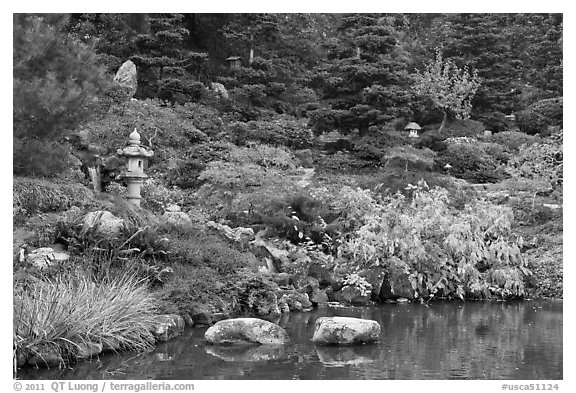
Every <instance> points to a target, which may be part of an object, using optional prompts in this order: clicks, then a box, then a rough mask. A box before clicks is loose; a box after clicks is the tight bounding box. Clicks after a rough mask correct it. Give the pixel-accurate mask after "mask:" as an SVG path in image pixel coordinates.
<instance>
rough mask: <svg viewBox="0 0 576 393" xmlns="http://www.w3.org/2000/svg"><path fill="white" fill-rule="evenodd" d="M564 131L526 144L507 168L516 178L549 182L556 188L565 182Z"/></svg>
mask: <svg viewBox="0 0 576 393" xmlns="http://www.w3.org/2000/svg"><path fill="white" fill-rule="evenodd" d="M562 135H563V133H562V131H560V132H559V133H557V134H555V135H553V136H552V137H550V138H547V139H545V140H542V141H541V142H536V143H533V144H531V145H524V146H523V147H521V148H520V152H519V154H517V155H515V156H513V157H512V159H511V160H510V161H509V162H508V166H507V168H506V170H507V172H508V173H510V174H511V175H512V176H514V177H515V178H524V179H533V180H541V181H546V182H549V184H551V185H552V186H553V187H554V188H560V189H561V188H562V184H563V168H564V160H563V158H564V157H563V146H562Z"/></svg>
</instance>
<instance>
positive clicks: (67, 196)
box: [12, 177, 92, 218]
mask: <svg viewBox="0 0 576 393" xmlns="http://www.w3.org/2000/svg"><path fill="white" fill-rule="evenodd" d="M13 193H14V194H13V205H12V208H13V214H14V217H15V218H17V217H20V216H21V217H25V216H30V215H32V214H37V213H47V212H53V211H64V210H67V209H69V208H70V207H72V206H78V207H83V206H86V205H89V204H90V203H91V202H92V192H91V191H90V190H88V189H87V188H86V187H84V186H83V185H80V184H66V183H54V182H50V181H47V180H39V179H29V178H18V177H17V178H14V184H13Z"/></svg>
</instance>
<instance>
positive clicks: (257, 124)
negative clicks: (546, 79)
mask: <svg viewBox="0 0 576 393" xmlns="http://www.w3.org/2000/svg"><path fill="white" fill-rule="evenodd" d="M229 130H230V131H229V133H230V135H231V138H232V142H233V143H235V144H237V145H245V144H247V143H250V142H251V141H252V142H258V143H264V144H269V145H271V146H287V147H290V148H293V149H307V148H309V147H311V146H312V144H313V136H312V132H311V131H310V130H309V129H308V128H307V126H306V122H305V121H304V120H292V119H290V118H288V117H285V118H280V119H276V120H273V121H249V122H248V123H243V122H233V123H231V124H230V125H229Z"/></svg>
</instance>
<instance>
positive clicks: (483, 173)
mask: <svg viewBox="0 0 576 393" xmlns="http://www.w3.org/2000/svg"><path fill="white" fill-rule="evenodd" d="M446 142H448V147H447V148H446V150H445V151H444V152H442V153H441V154H440V155H439V156H438V157H437V159H436V161H435V166H436V168H437V169H438V170H444V171H446V170H447V172H448V173H450V174H452V175H454V176H456V177H459V178H461V179H466V180H469V181H474V182H476V183H487V182H488V183H489V182H492V183H494V182H497V181H498V180H501V179H503V178H504V177H505V173H504V170H503V168H501V167H500V166H499V163H498V161H497V160H496V159H495V158H494V157H493V156H491V155H490V154H488V153H487V152H486V150H485V147H486V146H485V145H483V144H480V143H478V141H477V140H475V139H473V138H465V137H464V138H449V139H447V140H446ZM489 146H490V145H488V147H489ZM446 165H449V167H446Z"/></svg>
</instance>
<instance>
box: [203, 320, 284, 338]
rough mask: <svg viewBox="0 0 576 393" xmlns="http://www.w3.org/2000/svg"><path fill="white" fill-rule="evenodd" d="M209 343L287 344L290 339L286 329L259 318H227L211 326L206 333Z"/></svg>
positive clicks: (205, 336)
mask: <svg viewBox="0 0 576 393" xmlns="http://www.w3.org/2000/svg"><path fill="white" fill-rule="evenodd" d="M204 338H205V339H206V341H207V342H208V344H213V345H242V344H286V343H287V342H288V341H290V338H289V337H288V334H287V333H286V331H285V330H284V329H282V328H281V327H280V326H278V325H276V324H275V323H272V322H268V321H265V320H263V319H258V318H234V319H226V320H224V321H220V322H218V323H216V324H215V325H214V326H212V327H210V328H209V329H208V330H207V331H206V333H205V334H204Z"/></svg>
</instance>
